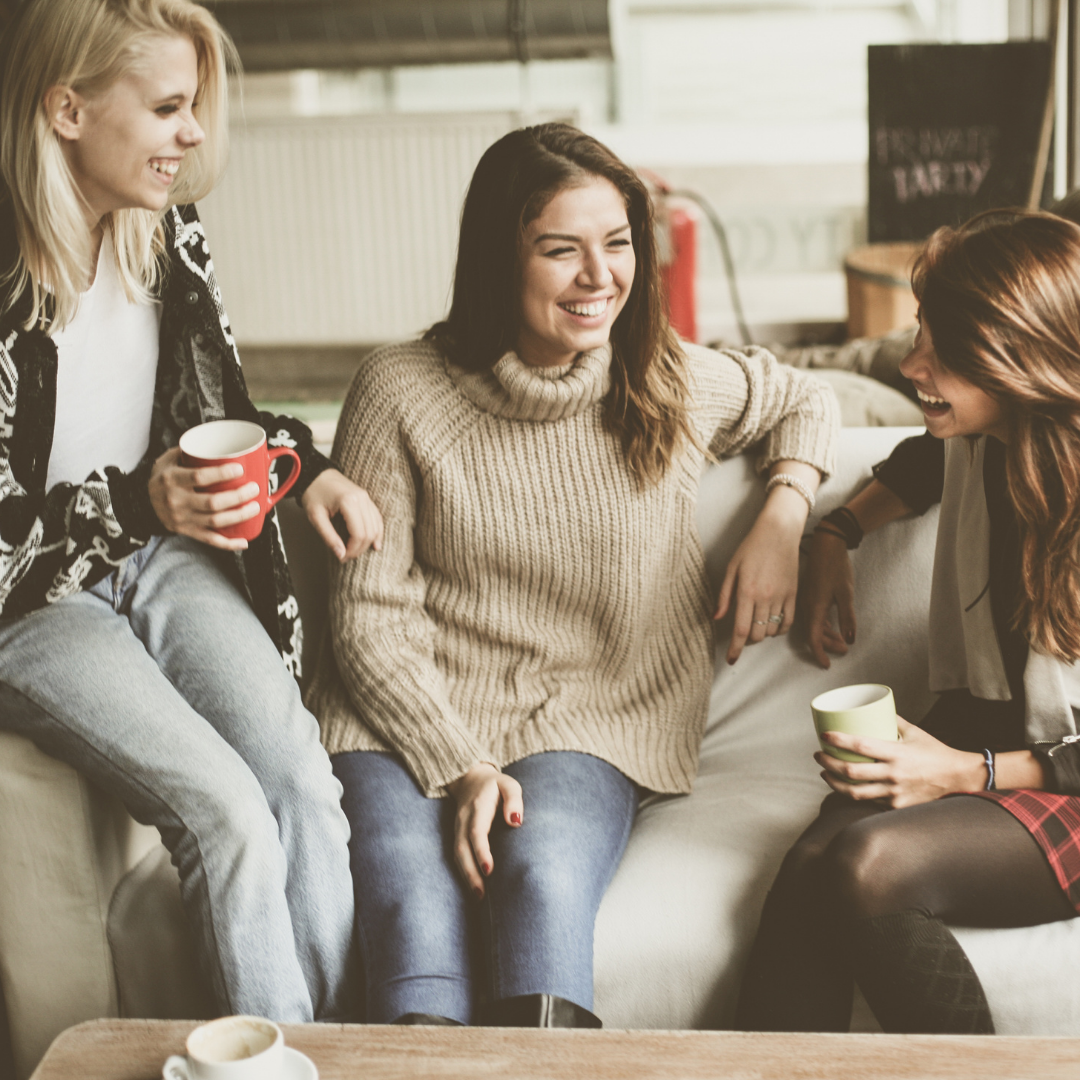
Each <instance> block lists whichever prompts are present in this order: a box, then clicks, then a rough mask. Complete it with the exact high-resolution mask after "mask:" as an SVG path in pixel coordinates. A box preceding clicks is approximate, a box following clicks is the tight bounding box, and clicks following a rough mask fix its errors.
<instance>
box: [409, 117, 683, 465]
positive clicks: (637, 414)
mask: <svg viewBox="0 0 1080 1080" xmlns="http://www.w3.org/2000/svg"><path fill="white" fill-rule="evenodd" d="M592 177H602V178H603V179H605V180H608V181H610V183H612V184H613V185H614V186H615V188H616V189H617V190H618V191H619V193H620V194H621V195H622V197H623V199H624V201H625V203H626V215H627V219H628V220H629V222H630V234H631V239H632V241H633V245H634V253H635V256H636V260H637V268H636V270H635V273H634V284H633V286H632V288H631V289H630V296H629V297H628V299H627V301H626V306H625V307H624V309H623V310H622V312H621V313H620V314H619V317H618V318H617V319H616V320H615V324H614V326H613V327H612V331H611V348H612V360H611V377H612V389H611V392H610V393H609V394H608V396H607V399H606V401H605V403H604V421H605V424H606V426H607V428H608V430H610V431H611V432H612V434H614V435H615V436H616V438H618V439H619V442H620V444H621V445H622V448H623V452H624V453H625V455H626V460H627V464H628V465H629V468H630V471H631V472H632V473H633V474H634V476H635V477H636V478H637V480H638V482H639V483H640V484H642V485H643V486H644V485H646V484H648V483H651V482H655V481H657V480H659V479H660V478H661V477H662V476H663V475H664V472H665V471H666V469H667V467H668V466H669V465H670V463H671V461H672V459H673V458H674V456H675V455H676V454H677V453H678V451H679V450H680V448H681V447H682V446H683V445H684V444H685V443H686V442H687V441H689V442H693V443H695V444H696V443H697V442H698V439H697V435H696V432H695V431H694V428H693V426H692V424H691V422H690V418H689V406H690V401H689V396H690V395H689V390H688V388H687V380H686V371H685V364H686V358H685V356H684V354H683V351H682V349H681V348H680V347H679V343H678V340H677V338H676V337H675V334H674V333H673V332H672V330H671V328H670V327H669V326H668V321H667V316H666V315H665V313H664V298H663V294H662V290H661V280H660V265H659V257H658V254H657V250H656V238H655V234H654V229H653V208H652V200H651V199H650V198H649V193H648V191H647V190H646V188H645V185H644V184H643V183H642V182H641V180H640V179H639V177H638V176H637V174H636V173H635V172H634V171H633V170H632V169H630V168H629V167H628V166H626V165H624V164H623V163H622V162H621V161H620V160H619V159H618V158H617V157H616V156H615V155H614V154H613V153H612V152H611V151H610V150H609V149H608V148H607V147H606V146H604V145H603V144H602V143H600V142H597V140H596V139H594V138H592V137H591V136H589V135H586V134H585V133H584V132H581V131H579V130H578V129H577V128H575V127H571V126H570V125H569V124H538V125H537V126H535V127H528V128H520V129H519V130H517V131H512V132H510V134H509V135H504V136H503V137H502V138H501V139H499V141H498V142H496V143H494V144H493V145H492V146H490V147H488V149H487V151H486V152H485V153H484V156H483V157H482V158H481V159H480V162H479V164H478V165H477V166H476V171H475V172H474V173H473V177H472V182H471V183H470V184H469V191H468V194H467V195H466V196H465V205H464V207H463V208H462V211H461V234H460V239H459V241H458V255H457V266H456V268H455V271H454V292H453V299H452V301H451V304H450V313H449V314H448V315H447V317H446V319H445V320H443V321H442V322H439V323H436V324H435V325H434V326H433V327H431V329H430V330H428V332H427V334H426V335H425V337H426V338H427V339H428V340H430V341H434V342H435V343H436V344H437V345H438V346H439V348H440V349H441V350H442V352H443V353H444V354H445V355H446V356H447V357H448V358H449V359H450V361H451V362H452V363H454V364H457V365H459V366H460V367H463V368H466V369H468V370H471V371H484V370H487V369H489V368H491V367H492V366H493V365H494V364H495V363H496V362H497V361H498V360H499V359H500V358H501V357H502V356H503V355H504V354H505V353H506V352H508V351H509V350H511V349H513V348H514V347H515V346H516V343H517V338H518V331H519V325H520V323H519V310H520V288H521V285H520V282H521V275H520V267H519V245H520V242H521V237H522V235H523V232H524V230H525V228H526V226H527V225H528V224H529V223H530V222H531V221H533V220H535V219H536V218H537V217H538V216H539V215H540V214H541V213H542V212H543V210H544V207H545V206H547V204H548V203H549V202H550V201H551V199H552V198H554V197H555V195H557V194H558V193H559V192H560V191H563V190H565V189H566V188H573V187H579V186H580V185H582V184H583V183H585V182H587V181H588V180H589V179H590V178H592Z"/></svg>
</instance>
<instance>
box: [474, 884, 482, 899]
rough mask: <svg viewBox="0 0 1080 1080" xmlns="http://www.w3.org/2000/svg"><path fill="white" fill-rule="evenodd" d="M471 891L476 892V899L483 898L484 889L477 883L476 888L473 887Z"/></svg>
mask: <svg viewBox="0 0 1080 1080" xmlns="http://www.w3.org/2000/svg"><path fill="white" fill-rule="evenodd" d="M473 892H474V893H475V894H476V899H477V900H483V899H484V890H483V889H481V888H480V886H479V885H477V886H476V888H475V889H473Z"/></svg>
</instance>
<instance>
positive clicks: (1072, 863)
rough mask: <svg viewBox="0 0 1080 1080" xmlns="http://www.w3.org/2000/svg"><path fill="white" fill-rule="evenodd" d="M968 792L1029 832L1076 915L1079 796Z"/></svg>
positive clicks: (1079, 885) (1079, 890)
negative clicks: (989, 803) (994, 807)
mask: <svg viewBox="0 0 1080 1080" xmlns="http://www.w3.org/2000/svg"><path fill="white" fill-rule="evenodd" d="M971 794H973V795H979V796H981V797H982V798H984V799H993V800H994V802H996V803H997V804H998V806H1000V807H1002V808H1004V809H1005V810H1008V811H1009V813H1010V814H1012V816H1013V817H1014V818H1016V820H1017V821H1019V822H1020V824H1021V825H1023V826H1024V828H1025V829H1027V831H1028V832H1029V833H1031V835H1032V836H1033V837H1034V838H1035V840H1036V841H1037V843H1038V845H1039V847H1041V848H1042V849H1043V853H1044V854H1045V855H1046V859H1047V862H1049V863H1050V868H1051V869H1052V870H1053V871H1054V874H1055V876H1056V877H1057V879H1058V884H1059V885H1060V886H1061V888H1062V889H1063V890H1064V892H1065V895H1066V896H1068V898H1069V901H1070V902H1071V903H1072V905H1073V907H1074V908H1076V911H1077V914H1080V796H1076V795H1052V794H1051V793H1050V792H1048V791H1029V790H1027V789H1024V790H1021V791H974V792H972V793H971Z"/></svg>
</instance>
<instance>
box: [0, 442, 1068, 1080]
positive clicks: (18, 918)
mask: <svg viewBox="0 0 1080 1080" xmlns="http://www.w3.org/2000/svg"><path fill="white" fill-rule="evenodd" d="M907 433H908V432H905V431H902V430H897V429H889V428H865V429H846V430H845V431H844V433H843V442H842V447H841V453H840V468H839V471H838V473H837V475H836V476H835V477H834V478H833V479H831V480H830V481H829V482H828V484H827V485H825V487H824V488H823V489H822V493H821V497H820V500H819V507H818V513H819V514H820V513H824V512H827V511H828V510H829V509H830V508H832V507H833V506H836V505H838V504H839V503H840V502H842V501H843V500H844V499H845V498H847V497H848V495H849V494H850V493H851V492H852V491H853V490H855V489H857V488H858V487H860V486H861V485H862V484H863V483H864V482H865V480H866V478H867V477H868V475H869V468H870V466H871V464H873V463H874V462H875V461H877V460H880V459H881V458H882V457H884V456H886V455H887V454H888V452H889V450H890V449H891V447H892V445H893V444H894V443H895V442H896V441H897V440H898V439H899V438H900V437H902V436H903V435H904V434H907ZM762 498H763V494H762V485H761V483H760V481H759V480H758V479H757V478H756V477H754V475H753V472H752V469H751V466H750V463H749V462H748V461H747V460H746V459H743V458H736V459H733V460H731V461H728V462H725V463H724V464H722V465H720V466H715V467H712V468H710V469H709V470H708V471H707V472H706V473H705V475H704V477H703V478H702V483H701V494H700V500H699V524H700V530H701V536H702V541H703V544H704V546H705V550H706V553H707V558H708V562H709V567H710V571H711V573H712V574H713V576H714V578H718V576H719V574H720V572H721V571H722V568H723V566H724V564H725V562H726V560H727V558H728V557H729V556H730V554H731V553H732V551H733V550H734V547H735V545H736V543H737V542H738V539H739V538H740V536H741V535H742V533H743V532H744V531H745V529H746V528H747V527H748V525H749V523H750V521H751V520H752V518H753V515H754V513H755V512H756V510H757V508H758V507H759V506H760V503H761V501H762ZM935 517H936V515H935V513H934V512H931V513H930V514H928V515H927V516H926V517H924V518H921V519H915V520H911V521H908V522H904V523H901V524H898V525H895V526H892V527H891V528H889V529H888V530H885V531H883V532H882V533H879V534H876V535H874V536H871V537H870V538H868V539H867V541H866V542H865V543H864V544H863V546H862V547H861V548H860V549H859V550H858V552H856V574H857V588H858V618H859V635H858V642H857V644H856V646H855V648H854V649H853V650H852V652H851V654H850V655H849V656H848V657H846V658H844V659H842V660H839V661H837V662H836V663H834V665H833V667H832V670H831V671H828V672H826V671H821V670H820V669H818V668H817V667H816V666H815V665H814V664H813V663H812V662H811V661H810V660H809V659H808V657H807V655H806V653H805V650H804V648H803V645H802V642H801V639H800V637H799V635H798V634H797V633H793V634H792V635H791V636H790V637H789V638H788V639H787V640H782V641H778V642H767V643H765V644H763V645H760V646H757V647H755V648H752V649H749V650H748V651H747V652H746V654H745V655H744V657H743V659H742V660H740V661H739V663H738V664H737V665H736V666H735V667H733V668H729V667H727V665H726V664H724V663H723V662H722V661H721V662H719V663H718V664H717V676H716V682H715V685H714V690H713V695H712V703H711V708H710V714H709V724H708V731H707V734H706V736H705V741H704V745H703V747H702V757H701V770H700V774H699V777H698V781H697V784H696V786H695V790H694V793H693V794H692V795H691V796H689V797H679V798H660V799H655V800H652V801H650V802H648V803H647V804H646V805H645V806H644V807H643V809H642V811H641V814H640V815H639V818H638V821H637V823H636V824H635V827H634V832H633V835H632V837H631V840H630V845H629V848H628V850H627V853H626V857H625V859H624V861H623V864H622V866H621V868H620V870H619V872H618V874H617V876H616V878H615V881H614V882H613V884H612V886H611V888H610V890H609V892H608V895H607V896H606V898H605V900H604V902H603V906H602V907H601V910H600V915H599V919H598V922H597V936H596V1010H597V1012H598V1013H599V1014H600V1015H601V1017H603V1019H604V1021H605V1023H606V1024H607V1026H609V1027H660V1028H691V1027H706V1028H712V1027H724V1026H725V1025H726V1024H728V1023H729V1022H730V1019H731V1016H732V1011H733V1008H734V1001H735V995H736V992H737V987H738V981H739V976H740V970H741V964H742V961H743V957H744V955H745V952H746V949H747V948H748V946H749V942H750V939H751V937H752V935H753V932H754V928H755V926H756V920H757V912H758V910H759V907H760V904H761V900H762V898H763V896H764V894H765V891H766V889H767V888H768V885H769V883H770V881H771V878H772V876H773V874H774V873H775V871H776V868H777V866H778V864H779V861H780V859H781V857H782V855H783V853H784V851H785V850H786V849H787V847H788V845H789V844H790V843H791V841H792V840H793V839H794V838H795V836H796V835H797V834H798V833H799V831H800V830H801V829H802V827H803V826H804V825H805V824H806V822H807V821H808V820H809V819H810V818H811V817H812V816H813V814H814V812H815V809H816V806H817V804H818V802H819V801H820V799H821V797H822V796H823V795H824V793H825V788H824V785H823V784H822V782H821V780H820V779H819V777H818V775H817V768H816V766H815V764H814V762H813V761H812V759H811V757H810V755H811V752H812V750H813V749H814V745H815V741H814V738H813V731H812V726H811V723H810V719H809V708H808V704H807V703H808V702H809V700H810V698H811V697H812V696H813V695H814V694H816V693H818V692H820V691H822V690H824V689H827V688H829V687H833V686H839V685H843V684H845V683H851V682H861V681H879V682H887V683H889V684H890V685H892V686H893V687H894V689H895V691H896V699H897V702H898V706H899V709H900V711H901V713H902V714H903V715H905V716H907V717H909V718H917V717H918V716H920V715H921V713H922V711H924V710H925V708H926V707H927V706H928V704H929V700H930V697H929V694H928V693H927V690H926V667H927V659H926V604H927V597H928V592H929V580H930V567H931V562H932V558H933V545H934V533H935ZM283 528H284V530H285V532H286V542H287V544H288V546H289V548H290V553H291V560H292V565H293V571H294V577H295V578H296V579H297V587H298V593H299V595H300V598H301V602H302V614H304V616H305V620H306V625H307V628H308V634H309V638H310V637H311V636H313V635H314V634H317V633H318V630H319V626H320V623H321V619H320V617H319V616H320V612H319V606H318V605H319V603H320V601H319V596H320V590H323V589H324V588H325V584H324V581H325V579H324V575H323V563H322V555H321V554H320V553H319V551H318V550H317V547H316V546H315V541H314V538H313V536H312V534H310V532H309V531H308V530H307V528H306V525H305V524H304V523H303V521H302V520H301V519H300V518H299V516H298V515H297V514H296V513H293V512H290V513H288V514H286V515H285V518H284V521H283ZM720 632H721V636H724V635H725V628H724V627H721V629H720ZM309 645H310V641H309ZM960 936H961V940H962V941H963V943H964V945H965V947H966V948H967V949H968V950H969V953H970V955H971V958H972V961H973V963H974V965H975V967H976V969H977V970H978V971H979V973H980V975H981V976H982V978H983V980H984V983H985V985H986V991H987V996H988V999H989V1001H990V1005H991V1008H992V1010H993V1013H994V1019H995V1022H996V1024H997V1028H998V1031H999V1032H1001V1033H1031V1034H1073V1035H1076V1034H1080V920H1075V921H1072V922H1066V923H1058V924H1054V925H1051V926H1046V927H1035V928H1032V929H1025V930H1009V931H985V930H984V931H975V930H962V931H961V932H960ZM0 985H2V988H3V993H4V997H5V999H6V1002H7V1009H8V1015H9V1019H10V1025H11V1033H12V1042H13V1046H14V1051H15V1056H16V1060H17V1075H18V1076H19V1077H20V1078H22V1077H25V1076H27V1075H28V1074H29V1072H30V1071H31V1069H32V1067H33V1065H34V1063H35V1062H36V1061H37V1059H38V1058H39V1057H40V1056H41V1054H42V1053H43V1052H44V1050H45V1049H46V1047H47V1046H48V1044H49V1041H50V1040H51V1039H52V1038H53V1037H54V1036H55V1035H56V1034H57V1033H58V1032H59V1031H61V1030H62V1029H63V1028H65V1027H66V1026H68V1025H70V1024H73V1023H75V1022H77V1021H80V1020H84V1019H87V1018H90V1017H95V1016H108V1015H117V1014H120V1015H128V1016H187V1017H191V1016H197V1015H200V1014H203V1013H205V1012H206V1011H207V1007H208V1006H207V1002H206V1000H205V996H204V994H203V991H202V988H201V986H200V983H199V980H198V977H197V975H196V974H195V972H194V969H193V966H192V963H191V950H190V944H189V942H188V940H187V937H186V928H185V926H184V921H183V915H182V912H181V910H180V906H179V896H178V890H177V886H176V879H175V874H174V871H173V870H172V867H171V866H170V865H169V863H168V859H167V855H166V854H165V852H164V848H162V847H161V845H160V843H159V842H158V841H157V839H156V836H155V835H152V834H149V832H148V830H145V829H142V828H140V827H138V826H136V825H134V823H133V822H132V821H131V820H130V819H129V818H128V817H127V816H126V814H125V813H124V811H123V808H122V807H120V806H119V805H118V804H117V803H116V802H115V801H113V800H111V799H109V798H107V797H106V796H105V795H103V794H102V793H101V792H99V791H96V790H95V789H93V788H92V787H91V786H90V785H89V784H88V783H87V782H86V781H85V780H84V779H83V778H82V777H80V776H79V775H78V774H77V773H75V772H74V771H73V770H71V769H69V768H67V767H66V766H64V765H61V764H59V763H57V762H55V761H53V760H51V759H49V758H47V757H45V756H44V755H43V754H41V753H39V752H38V751H37V750H36V749H35V748H34V747H33V746H32V745H31V744H29V743H28V742H26V741H25V740H23V739H20V738H16V737H13V736H10V735H0ZM864 1023H865V1019H859V1018H858V1017H857V1018H856V1024H857V1025H859V1026H861V1025H863V1024H864Z"/></svg>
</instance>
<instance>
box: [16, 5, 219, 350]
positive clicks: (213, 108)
mask: <svg viewBox="0 0 1080 1080" xmlns="http://www.w3.org/2000/svg"><path fill="white" fill-rule="evenodd" d="M177 36H184V37H187V38H189V39H190V40H191V42H192V44H193V45H194V46H195V53H196V57H197V63H198V79H199V83H198V95H197V98H196V103H195V104H194V105H193V106H192V112H193V113H194V115H195V118H196V120H197V121H198V122H199V126H200V127H202V129H203V130H204V131H205V132H206V139H205V140H204V141H203V142H202V143H201V144H200V145H199V146H196V147H194V148H192V149H191V150H189V151H188V152H187V154H185V155H184V160H183V163H182V164H181V165H180V169H179V171H178V172H177V174H176V179H175V180H174V181H173V184H172V186H171V188H170V201H171V202H172V203H188V202H195V201H196V200H197V199H201V198H202V197H203V196H204V195H206V194H208V193H209V191H210V190H211V188H213V186H214V184H215V183H216V182H217V181H218V179H219V178H220V176H221V173H222V170H223V169H224V166H225V154H226V149H227V145H228V82H227V73H228V70H229V68H230V67H235V68H237V69H238V68H239V64H238V63H237V61H236V50H235V48H234V46H233V45H232V42H231V41H230V40H229V38H228V36H227V35H226V34H225V32H224V30H223V29H222V28H221V26H220V25H219V24H218V22H217V20H216V19H215V18H214V17H213V15H211V14H210V12H209V11H207V10H206V8H204V7H201V6H200V5H199V4H196V3H193V2H192V0H24V2H23V3H22V5H21V6H20V7H19V8H18V10H17V11H16V12H15V15H14V17H13V19H12V21H11V22H10V24H9V25H8V26H7V28H6V29H5V31H4V36H3V40H2V41H0V202H9V203H10V206H11V212H12V213H13V214H14V218H15V234H16V237H17V239H18V245H19V253H18V259H17V260H16V262H15V264H14V266H13V267H12V268H11V269H10V271H9V273H8V275H7V277H6V279H5V280H4V281H3V282H2V284H3V285H4V286H5V287H6V289H7V296H6V298H5V303H4V309H5V310H6V309H7V308H10V307H11V306H12V305H13V304H14V303H15V302H16V300H17V299H18V298H19V297H20V296H22V295H24V294H25V293H29V294H30V296H31V300H32V303H31V305H30V314H29V317H28V319H27V322H26V326H27V327H30V326H33V325H34V324H35V323H36V324H39V325H41V326H42V327H44V328H47V329H48V330H50V331H54V330H56V329H59V328H60V327H62V326H64V325H65V324H66V323H68V322H69V321H70V320H71V318H72V317H73V316H74V314H75V311H76V308H77V307H78V303H79V294H80V293H81V292H84V291H85V290H86V287H87V283H88V282H89V280H90V276H91V266H90V258H91V251H92V245H91V234H90V230H89V229H88V228H87V225H86V216H85V212H84V211H85V205H86V204H85V200H84V199H83V197H82V195H81V193H80V192H79V190H78V188H77V186H76V184H75V180H74V178H73V177H72V175H71V171H70V169H69V168H68V165H67V161H66V159H65V157H64V154H63V152H62V150H61V147H60V137H59V136H58V135H57V134H56V132H55V131H54V130H53V126H52V118H51V117H50V116H49V115H48V114H47V112H46V108H45V95H46V93H47V92H48V91H49V90H50V89H51V88H52V87H54V86H64V87H70V88H71V89H72V90H75V91H76V92H78V93H79V94H81V95H83V96H84V97H87V98H93V97H95V96H97V95H99V94H101V93H104V92H105V91H106V90H108V89H109V87H110V86H112V85H113V84H114V83H115V82H116V81H117V80H118V79H121V78H123V77H124V76H125V75H128V74H130V73H132V72H133V71H136V70H138V68H139V66H140V65H141V64H144V63H145V62H146V57H147V52H148V49H149V48H150V47H152V46H153V45H154V43H155V42H160V41H161V40H162V39H163V38H169V37H177ZM106 216H107V218H108V219H109V221H108V223H109V225H110V227H111V229H112V233H113V240H114V248H115V251H116V261H117V268H118V270H119V273H120V279H121V282H122V283H123V286H124V291H125V292H126V293H127V295H128V298H129V299H130V300H135V299H149V298H150V297H151V296H152V295H153V293H154V292H155V290H156V287H157V284H158V275H159V273H160V264H159V259H158V256H159V255H160V254H161V252H162V251H163V250H164V231H163V229H162V227H161V221H162V217H163V213H155V212H153V211H150V210H141V209H128V210H117V211H114V212H113V213H111V214H108V215H106Z"/></svg>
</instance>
